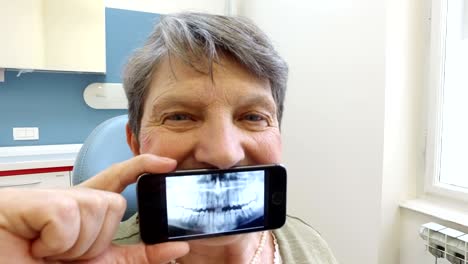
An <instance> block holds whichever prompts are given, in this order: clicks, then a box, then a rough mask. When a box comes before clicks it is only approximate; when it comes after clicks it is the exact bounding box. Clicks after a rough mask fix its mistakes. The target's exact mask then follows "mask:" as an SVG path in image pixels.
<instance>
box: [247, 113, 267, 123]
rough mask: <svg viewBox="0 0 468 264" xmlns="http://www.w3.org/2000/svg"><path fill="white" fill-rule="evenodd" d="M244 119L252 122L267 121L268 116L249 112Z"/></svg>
mask: <svg viewBox="0 0 468 264" xmlns="http://www.w3.org/2000/svg"><path fill="white" fill-rule="evenodd" d="M243 119H244V120H247V121H250V122H260V121H266V118H265V117H263V116H262V115H259V114H247V115H244V116H243Z"/></svg>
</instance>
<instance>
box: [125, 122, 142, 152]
mask: <svg viewBox="0 0 468 264" xmlns="http://www.w3.org/2000/svg"><path fill="white" fill-rule="evenodd" d="M125 130H126V132H127V144H128V146H129V147H130V149H131V150H132V152H133V155H135V156H137V155H140V143H139V142H138V137H137V136H136V135H135V134H134V133H133V132H132V129H131V128H130V125H129V124H128V123H127V125H126V126H125Z"/></svg>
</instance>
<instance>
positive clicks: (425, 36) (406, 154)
mask: <svg viewBox="0 0 468 264" xmlns="http://www.w3.org/2000/svg"><path fill="white" fill-rule="evenodd" d="M386 9H387V10H386V12H387V13H386V14H387V26H386V34H387V40H386V43H387V47H386V88H385V143H384V170H383V175H382V177H383V181H382V211H381V214H382V222H381V225H380V235H381V239H380V242H379V245H380V246H379V262H378V263H379V264H395V263H402V264H403V263H404V262H401V261H400V253H401V254H409V255H411V254H413V252H418V249H420V247H421V246H422V245H423V241H422V239H418V238H417V235H418V229H419V226H418V227H417V228H415V229H413V230H407V232H409V233H402V234H405V236H409V234H411V235H412V237H413V238H414V240H415V241H417V242H418V243H413V244H410V245H411V247H408V246H409V245H407V247H401V245H400V239H401V238H400V230H401V228H402V226H407V219H405V218H403V217H402V215H401V213H400V209H399V203H400V202H401V201H403V200H405V199H408V198H411V197H415V196H416V195H417V194H419V193H420V192H421V190H420V189H421V188H420V187H419V186H421V187H422V181H421V179H418V177H421V176H422V175H423V174H424V158H425V156H424V155H425V151H424V147H425V141H424V140H425V138H424V125H425V124H424V122H423V121H424V115H425V112H424V102H425V101H424V100H425V97H424V85H425V77H426V75H425V73H426V68H425V65H426V62H427V60H426V59H427V54H428V48H429V30H430V20H429V15H430V2H429V1H425V0H410V1H408V0H389V1H387V5H386ZM421 224H424V223H421ZM419 261H420V262H409V263H406V264H410V263H411V264H419V263H421V264H426V263H428V262H424V261H423V258H421V259H420V260H419Z"/></svg>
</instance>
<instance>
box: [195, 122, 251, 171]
mask: <svg viewBox="0 0 468 264" xmlns="http://www.w3.org/2000/svg"><path fill="white" fill-rule="evenodd" d="M200 132H201V133H200V135H199V141H198V144H197V146H196V149H195V153H194V154H195V159H196V160H197V162H200V163H204V164H207V165H209V166H210V167H211V166H212V167H215V168H219V169H228V168H231V167H234V166H236V165H240V163H241V162H242V161H243V160H244V159H245V151H244V148H243V139H242V132H241V131H240V129H239V128H237V127H236V126H235V125H234V124H233V122H232V121H230V120H224V121H223V120H219V119H218V120H217V121H216V122H212V123H211V124H207V123H205V125H204V126H203V129H202V130H201V131H200Z"/></svg>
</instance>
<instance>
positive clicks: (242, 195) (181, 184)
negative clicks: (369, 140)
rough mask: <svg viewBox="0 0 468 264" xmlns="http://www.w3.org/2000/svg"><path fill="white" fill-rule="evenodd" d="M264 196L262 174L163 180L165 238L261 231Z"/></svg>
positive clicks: (246, 172)
mask: <svg viewBox="0 0 468 264" xmlns="http://www.w3.org/2000/svg"><path fill="white" fill-rule="evenodd" d="M264 193H265V173H264V171H263V170H260V171H241V172H231V173H213V174H202V175H187V176H178V177H167V178H166V199H167V224H168V235H169V237H170V238H178V237H189V236H194V235H200V234H215V233H226V232H230V231H234V230H246V229H258V228H263V227H264V225H265V223H264V219H265V199H264V197H265V196H264Z"/></svg>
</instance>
